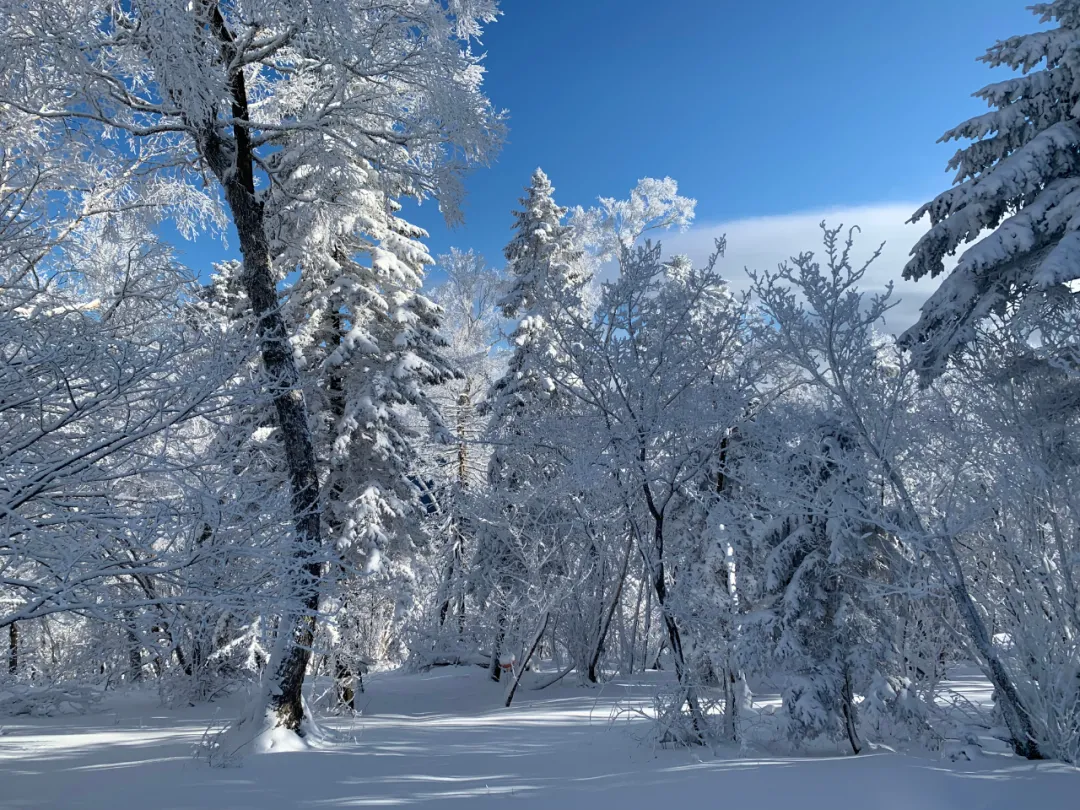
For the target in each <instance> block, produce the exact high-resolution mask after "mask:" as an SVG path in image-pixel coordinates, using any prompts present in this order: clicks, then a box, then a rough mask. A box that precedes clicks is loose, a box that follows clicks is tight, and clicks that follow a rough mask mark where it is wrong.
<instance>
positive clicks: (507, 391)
mask: <svg viewBox="0 0 1080 810" xmlns="http://www.w3.org/2000/svg"><path fill="white" fill-rule="evenodd" d="M554 192H555V189H554V187H553V186H552V185H551V182H550V181H549V180H548V177H547V175H546V174H544V172H543V170H542V169H537V170H536V171H535V172H534V173H533V176H532V183H531V185H530V186H529V187H528V189H526V195H525V196H524V197H523V198H521V201H520V202H521V206H522V210H520V211H515V212H514V226H513V228H514V237H513V238H512V239H511V240H510V242H509V244H508V245H507V246H506V249H505V251H504V255H505V256H506V262H507V266H506V272H507V275H508V276H509V279H510V282H509V285H508V288H507V290H506V292H505V293H504V294H503V296H502V298H501V299H500V301H499V307H500V308H501V309H502V313H503V315H504V316H505V317H506V318H508V319H516V320H517V326H516V328H515V329H514V331H513V332H512V333H511V335H510V344H511V345H512V347H513V354H512V355H511V357H510V360H509V363H508V368H507V370H506V372H505V374H503V376H502V377H501V378H500V379H499V380H497V381H496V382H495V385H494V386H492V390H491V395H490V399H491V403H492V404H491V409H492V411H493V414H494V422H495V424H496V426H497V427H498V428H500V429H502V430H504V431H505V429H506V428H507V427H509V423H512V422H513V421H514V419H515V418H516V415H520V414H523V413H526V412H528V411H530V410H532V409H533V408H534V407H537V403H539V402H543V401H547V400H550V399H552V398H553V397H554V396H555V395H556V394H555V389H554V385H553V383H552V381H551V379H550V378H549V377H547V376H546V375H545V374H544V372H543V371H542V370H541V365H542V364H541V363H540V360H541V358H542V357H543V356H544V355H545V354H546V353H548V352H551V351H554V350H555V349H554V347H553V346H552V343H551V328H550V327H551V325H552V320H553V319H556V318H560V317H565V316H566V311H567V310H571V311H572V310H573V309H575V308H576V307H578V306H580V303H581V294H582V288H583V286H584V285H585V284H586V283H587V282H588V280H589V274H588V272H587V270H585V264H584V262H583V257H584V252H583V251H582V250H581V248H580V247H579V246H578V245H577V244H576V243H575V238H574V231H573V229H572V228H571V227H570V226H569V225H567V224H564V222H563V220H564V218H565V217H566V213H567V209H566V208H563V207H562V206H559V205H557V204H556V203H555V199H554V197H553V194H554ZM503 464H504V458H503V456H502V455H500V454H499V453H498V452H496V455H495V458H494V459H493V460H492V465H493V466H492V470H493V471H497V470H499V469H501V468H502V466H503Z"/></svg>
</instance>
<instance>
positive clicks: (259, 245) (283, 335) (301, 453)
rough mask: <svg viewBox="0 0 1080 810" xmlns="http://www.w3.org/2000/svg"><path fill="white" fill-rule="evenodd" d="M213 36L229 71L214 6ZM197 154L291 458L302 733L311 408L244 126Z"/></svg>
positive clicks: (316, 513) (315, 524)
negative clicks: (230, 235)
mask: <svg viewBox="0 0 1080 810" xmlns="http://www.w3.org/2000/svg"><path fill="white" fill-rule="evenodd" d="M208 11H209V23H210V27H211V30H212V31H213V33H214V35H215V37H216V38H217V39H218V41H219V43H220V45H221V50H222V54H223V56H224V57H226V59H225V61H226V63H232V62H233V60H234V58H235V56H236V44H235V42H234V40H233V35H232V33H231V32H230V31H229V30H228V28H227V27H226V25H225V20H224V18H223V17H222V15H221V12H220V10H219V9H218V8H217V6H216V5H214V6H212V7H211V8H209V9H208ZM229 89H230V93H231V96H232V99H231V100H232V115H233V118H235V119H236V121H238V122H246V121H248V97H247V87H246V84H245V80H244V72H243V71H242V70H236V71H235V72H234V73H233V76H232V81H231V85H230V88H229ZM198 140H199V148H200V151H201V153H202V155H203V157H204V158H205V159H206V162H207V164H208V165H209V166H210V168H211V170H212V171H213V173H214V175H215V176H216V177H217V179H218V181H219V182H220V183H221V186H222V189H223V190H224V192H225V201H226V203H227V204H228V206H229V210H230V211H231V213H232V217H233V224H234V225H235V226H236V233H237V237H238V239H239V243H240V253H241V254H242V256H243V258H244V262H243V274H242V281H243V284H244V289H245V291H246V292H247V296H248V299H249V300H250V301H251V308H252V312H253V313H254V315H255V318H256V330H257V333H258V337H259V348H260V353H261V355H262V361H263V367H264V369H265V372H266V386H267V389H268V390H269V391H270V392H271V393H272V396H273V401H274V409H275V411H276V415H277V425H278V433H279V435H280V437H281V442H282V445H283V448H284V450H285V463H286V468H287V470H288V473H289V484H290V489H291V496H292V498H291V500H292V503H291V505H292V514H293V523H294V526H295V531H296V537H295V544H294V545H293V548H292V551H291V556H292V558H293V560H294V563H295V566H296V567H295V569H294V570H293V572H292V574H293V579H294V581H293V583H291V585H292V588H291V593H290V596H291V597H292V599H293V600H295V601H293V602H292V604H291V605H290V606H289V607H288V608H287V609H286V613H285V615H283V616H282V620H281V622H280V623H279V626H278V633H279V635H280V636H281V638H280V639H279V643H278V644H277V645H276V648H275V652H276V656H277V658H278V660H277V662H276V663H275V664H274V665H273V666H272V667H271V670H270V676H269V682H268V687H269V690H268V691H269V695H268V700H269V709H270V710H271V711H272V712H273V713H274V715H275V716H276V723H277V725H279V726H283V727H285V728H288V729H292V730H294V731H300V726H301V723H302V722H303V719H304V709H303V700H302V696H301V691H302V689H303V685H304V673H305V671H306V670H307V665H308V661H309V660H310V658H311V643H312V640H313V639H314V635H315V617H316V613H317V611H318V609H319V582H320V580H321V578H322V574H323V565H322V563H321V562H318V561H316V559H315V557H316V555H317V554H318V552H319V550H320V548H321V546H322V534H321V532H322V527H321V514H320V500H319V478H318V470H317V468H316V464H315V448H314V443H313V441H312V436H311V426H310V424H309V422H308V410H307V403H306V402H305V400H304V392H303V389H302V388H301V386H300V373H299V371H298V369H297V367H296V362H295V360H294V359H293V354H292V351H291V350H290V347H289V340H288V338H289V335H288V330H287V328H286V325H285V320H284V318H282V316H281V311H280V308H279V303H278V296H277V290H276V286H275V281H276V280H275V278H274V272H273V267H272V265H271V260H270V243H269V240H268V239H267V235H266V224H265V221H264V210H263V204H262V202H261V201H259V200H258V199H257V197H256V195H255V176H254V171H255V170H254V166H255V154H254V152H253V150H252V145H251V137H250V134H249V132H248V129H247V127H246V126H245V125H244V124H243V123H237V124H236V125H235V126H234V128H233V142H232V143H231V144H226V143H225V142H224V141H223V140H222V138H221V136H220V135H219V133H218V130H217V128H216V126H215V124H214V122H212V121H211V122H209V123H208V125H207V126H206V127H205V128H204V129H203V130H202V133H201V137H200V138H199V139H198Z"/></svg>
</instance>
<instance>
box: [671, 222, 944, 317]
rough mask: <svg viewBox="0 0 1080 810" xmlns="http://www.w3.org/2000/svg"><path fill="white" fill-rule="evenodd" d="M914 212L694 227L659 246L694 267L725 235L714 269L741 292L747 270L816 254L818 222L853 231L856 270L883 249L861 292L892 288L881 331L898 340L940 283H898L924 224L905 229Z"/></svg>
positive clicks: (772, 266) (673, 235)
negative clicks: (688, 260)
mask: <svg viewBox="0 0 1080 810" xmlns="http://www.w3.org/2000/svg"><path fill="white" fill-rule="evenodd" d="M918 207H919V206H918V204H917V203H916V204H913V203H883V204H879V205H866V206H857V207H851V208H832V209H825V210H821V211H811V212H806V213H797V214H783V215H780V216H769V217H755V218H752V219H740V220H733V221H731V222H722V223H717V224H699V225H695V226H694V227H693V228H691V229H690V230H688V231H686V232H685V233H667V234H664V235H663V237H662V241H663V244H664V252H665V253H666V254H668V255H671V254H675V253H685V254H686V255H688V256H690V258H691V259H693V260H694V263H695V264H700V263H704V262H705V260H706V259H707V258H708V256H709V254H710V253H711V252H712V251H713V243H714V240H715V239H716V238H717V237H719V236H722V235H724V234H726V235H727V254H726V256H725V258H723V259H722V260H721V262H720V264H719V269H720V272H721V273H722V274H723V276H724V277H725V278H726V279H728V281H729V282H730V283H731V285H732V287H733V288H735V289H737V290H743V289H746V287H747V285H748V280H747V277H746V273H745V272H744V269H745V268H747V267H748V268H750V269H752V270H764V269H773V268H775V267H776V265H777V264H779V263H780V262H782V261H785V260H787V259H790V258H791V257H792V256H795V255H797V254H799V253H801V252H803V251H806V250H810V251H814V253H816V254H820V252H821V248H822V244H821V229H820V228H819V224H820V223H821V221H822V220H824V221H825V222H826V223H827V224H828V225H829V226H830V227H836V226H839V225H843V226H845V228H847V227H851V226H853V225H857V226H859V228H860V230H861V233H856V234H855V247H854V250H853V258H854V259H855V260H856V261H857V262H859V263H860V264H861V262H863V261H865V260H866V259H867V258H869V257H870V255H871V254H872V253H873V251H874V249H875V248H876V247H877V246H878V245H880V244H881V243H882V242H884V243H885V247H884V249H883V250H882V253H881V256H880V257H879V258H878V259H877V261H876V262H874V264H872V265H871V267H870V269H869V270H867V273H866V276H865V277H864V279H863V289H864V291H866V292H880V291H882V290H884V289H885V287H886V285H887V284H888V282H889V281H892V282H893V285H894V290H895V291H894V293H893V299H894V300H897V299H899V303H898V304H897V305H896V307H895V308H894V309H893V310H891V311H890V312H889V315H888V318H887V322H886V324H885V328H886V330H887V331H889V332H892V333H894V334H899V333H900V332H902V331H903V330H904V329H906V328H907V327H908V326H911V325H912V324H913V323H915V321H916V320H918V316H919V307H921V306H922V304H923V302H924V301H925V300H926V299H927V298H928V297H929V296H930V294H931V293H933V291H934V290H935V289H937V285H938V282H939V281H940V278H938V279H929V278H924V279H922V280H921V281H919V282H918V283H915V282H911V281H905V280H903V279H902V278H901V277H900V274H901V272H902V271H903V268H904V264H905V262H906V261H907V257H908V252H909V251H910V250H911V247H912V246H913V245H914V244H915V242H916V241H917V240H918V238H919V237H920V236H921V235H922V234H923V233H925V231H926V227H927V223H926V221H925V220H924V221H923V222H921V223H919V224H917V225H908V224H905V223H906V221H907V219H908V218H909V217H910V216H911V214H912V212H913V211H915V209H916V208H918Z"/></svg>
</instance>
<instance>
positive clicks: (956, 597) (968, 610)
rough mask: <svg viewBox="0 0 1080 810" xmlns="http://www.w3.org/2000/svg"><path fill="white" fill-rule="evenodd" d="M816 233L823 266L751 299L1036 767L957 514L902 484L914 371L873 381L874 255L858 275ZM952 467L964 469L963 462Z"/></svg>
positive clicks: (841, 247) (830, 235)
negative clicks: (944, 599)
mask: <svg viewBox="0 0 1080 810" xmlns="http://www.w3.org/2000/svg"><path fill="white" fill-rule="evenodd" d="M822 228H823V230H824V234H825V238H824V243H825V260H826V261H825V266H822V265H821V264H820V263H819V262H818V261H816V260H815V257H814V255H813V254H812V253H804V254H801V255H800V256H798V257H796V258H795V259H794V260H793V261H792V263H791V264H784V265H781V266H780V268H779V270H778V271H776V272H771V273H770V272H767V273H763V274H760V275H758V274H754V275H753V278H754V287H753V289H754V293H755V295H756V296H757V297H758V298H759V299H760V300H761V301H762V305H763V308H764V310H765V313H766V316H767V317H768V318H769V319H770V320H771V321H772V322H773V323H774V324H776V328H775V329H774V330H773V331H771V332H769V333H767V335H768V336H769V337H770V338H771V342H773V343H774V344H775V346H776V350H777V351H779V352H781V353H782V354H784V355H785V357H786V358H787V361H788V362H789V363H791V364H792V365H793V366H794V367H795V368H797V369H798V370H799V372H800V373H801V374H802V375H803V376H804V379H805V380H806V381H807V383H808V384H810V385H812V386H813V388H814V389H815V390H816V391H817V392H818V393H819V395H821V396H823V397H824V401H825V403H826V405H827V406H828V407H829V408H830V409H831V410H832V411H833V412H834V413H836V414H838V415H841V416H842V418H843V419H844V420H845V422H846V424H847V425H849V426H850V428H851V430H853V431H854V432H855V433H856V435H857V436H858V437H859V441H860V442H861V444H862V447H863V449H864V451H865V452H866V454H867V457H868V463H869V464H870V466H871V469H873V470H874V473H875V475H879V476H880V477H881V481H882V487H883V491H885V490H887V491H888V494H889V496H890V499H891V500H890V504H889V507H890V508H889V511H890V512H891V514H892V516H891V518H890V519H889V520H888V521H886V522H885V523H884V525H881V526H880V528H881V529H882V530H884V531H887V532H890V533H892V534H894V535H895V536H896V537H897V538H898V540H899V541H900V542H901V543H904V544H906V545H907V546H908V547H910V548H912V549H915V550H917V552H918V553H919V554H920V555H922V556H923V557H924V558H925V559H926V560H928V561H929V563H930V564H931V566H932V567H933V569H934V570H935V574H936V575H937V576H938V577H940V580H941V582H942V585H943V587H944V589H945V590H946V591H947V593H948V594H949V596H950V597H951V599H952V601H953V603H954V605H955V608H956V611H957V614H958V616H959V618H960V621H961V622H962V624H963V626H964V629H965V631H966V634H967V638H968V639H969V640H970V642H971V646H972V648H973V650H974V651H975V654H976V655H977V656H978V660H979V662H980V664H981V666H982V667H983V671H984V673H985V674H986V676H987V678H988V679H989V680H990V682H991V683H992V684H993V685H994V688H995V690H996V691H995V697H996V699H997V705H998V706H999V708H1000V710H1001V713H1002V716H1003V719H1004V722H1005V726H1006V727H1007V729H1008V734H1009V740H1010V743H1011V745H1012V746H1013V749H1014V750H1015V751H1016V753H1017V754H1019V755H1021V756H1026V757H1029V758H1033V759H1039V758H1041V757H1042V753H1041V751H1040V748H1039V741H1038V735H1037V732H1036V730H1035V727H1034V724H1033V718H1032V715H1031V712H1030V707H1029V706H1027V705H1025V702H1024V699H1023V696H1022V695H1021V693H1020V692H1019V690H1018V689H1017V682H1016V680H1015V678H1014V677H1013V676H1012V675H1011V674H1010V672H1009V670H1008V668H1007V667H1006V665H1005V661H1004V657H1003V651H1002V649H1001V648H1000V647H998V646H997V645H996V644H995V642H994V640H993V637H992V634H991V632H990V630H989V627H988V625H987V619H986V616H985V614H983V613H982V612H981V611H980V610H979V607H978V604H977V602H976V600H975V598H974V597H973V594H972V588H971V585H970V582H969V579H968V575H967V572H966V571H965V567H964V561H963V559H962V557H961V555H960V553H959V547H958V542H959V541H958V535H959V534H960V533H961V531H962V529H961V527H962V526H963V525H964V523H963V520H960V521H957V520H956V519H955V518H956V515H955V514H953V510H950V509H946V510H942V509H939V508H936V506H935V504H933V503H932V502H928V501H926V500H925V499H922V500H921V499H920V498H919V497H918V494H917V493H918V491H919V489H917V487H916V483H917V480H918V479H916V478H914V477H912V476H910V475H906V474H905V470H906V469H908V465H910V464H913V463H914V462H913V459H912V458H911V456H910V455H909V453H910V448H911V447H917V446H920V445H919V444H918V443H914V444H908V442H909V441H910V440H909V438H908V437H909V436H918V435H920V433H921V431H920V430H919V429H918V427H916V425H915V423H914V422H913V421H912V420H911V418H910V417H911V416H912V415H913V414H916V413H917V412H918V410H919V408H917V407H916V406H915V400H914V394H913V391H912V384H911V379H912V377H913V376H914V373H915V371H916V368H915V367H914V366H913V365H912V364H910V363H908V362H906V360H905V359H904V358H897V360H896V365H895V368H894V369H892V370H888V371H887V372H886V373H878V372H877V371H876V367H877V366H879V364H880V352H879V347H878V345H877V341H876V340H875V337H874V325H875V324H876V323H877V322H879V321H880V319H881V318H882V316H883V314H884V313H885V312H886V311H888V309H889V307H890V306H891V302H890V300H889V299H890V296H891V293H892V291H891V290H888V291H886V293H884V294H881V295H875V296H871V297H870V298H869V300H867V299H866V298H865V297H864V295H863V294H862V293H861V292H859V289H858V285H859V283H860V281H861V279H862V278H863V276H864V274H865V272H866V269H867V267H869V265H870V264H871V263H872V262H873V261H874V260H875V259H876V258H877V256H878V255H879V254H880V249H879V250H878V251H876V252H875V253H873V254H872V255H871V256H870V258H869V259H868V260H867V262H865V263H864V264H863V265H862V266H856V265H855V264H854V261H853V258H852V249H853V246H854V238H853V236H852V235H851V233H849V235H848V237H847V239H846V240H845V241H844V242H843V243H841V241H840V239H839V233H840V229H838V228H837V229H831V228H826V227H825V225H824V223H822ZM800 296H801V298H800ZM802 299H805V301H804V300H802ZM882 371H886V370H885V369H882ZM935 399H936V398H934V399H930V400H929V401H930V402H931V403H933V402H934V401H935ZM923 407H927V406H923ZM952 460H953V461H954V462H957V463H966V459H965V458H963V457H961V458H959V459H952ZM921 486H922V485H921V484H919V487H920V488H921Z"/></svg>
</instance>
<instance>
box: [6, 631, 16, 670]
mask: <svg viewBox="0 0 1080 810" xmlns="http://www.w3.org/2000/svg"><path fill="white" fill-rule="evenodd" d="M7 667H8V674H9V675H16V674H18V672H19V625H18V623H16V622H12V623H11V624H9V625H8V665H7Z"/></svg>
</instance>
